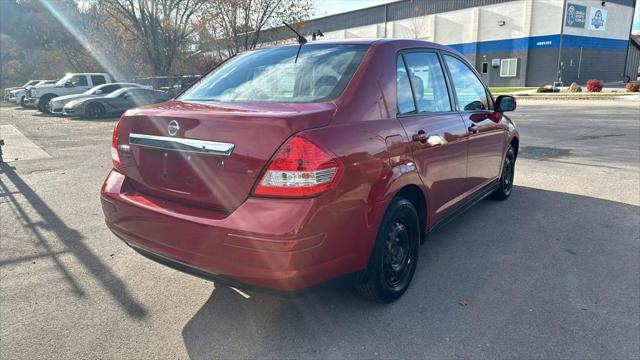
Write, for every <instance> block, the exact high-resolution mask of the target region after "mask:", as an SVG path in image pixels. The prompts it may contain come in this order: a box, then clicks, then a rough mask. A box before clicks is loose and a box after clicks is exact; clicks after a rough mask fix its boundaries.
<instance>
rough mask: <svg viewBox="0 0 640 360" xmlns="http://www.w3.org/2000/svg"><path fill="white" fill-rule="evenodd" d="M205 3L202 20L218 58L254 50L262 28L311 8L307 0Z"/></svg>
mask: <svg viewBox="0 0 640 360" xmlns="http://www.w3.org/2000/svg"><path fill="white" fill-rule="evenodd" d="M207 6H208V8H207V16H206V17H204V18H203V20H204V22H205V25H206V27H207V30H208V32H209V34H210V37H211V38H212V39H214V47H215V48H216V49H217V50H218V51H219V53H220V56H221V57H222V58H224V57H228V56H233V55H235V54H237V53H238V52H240V51H243V50H249V49H254V48H255V47H256V46H257V45H258V44H259V43H260V42H261V41H262V33H263V30H265V29H268V28H272V27H277V26H280V25H282V21H287V22H290V23H298V22H301V21H303V20H305V19H307V18H308V17H309V15H310V13H311V10H312V9H313V5H312V2H311V1H310V0H217V1H215V2H211V3H209V4H208V5H207Z"/></svg>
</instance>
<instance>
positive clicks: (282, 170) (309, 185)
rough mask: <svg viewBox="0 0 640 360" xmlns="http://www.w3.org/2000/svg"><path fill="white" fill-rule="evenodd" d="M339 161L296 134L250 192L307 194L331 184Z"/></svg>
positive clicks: (286, 195) (262, 194)
mask: <svg viewBox="0 0 640 360" xmlns="http://www.w3.org/2000/svg"><path fill="white" fill-rule="evenodd" d="M341 173H342V163H341V162H340V160H338V159H337V158H335V157H333V156H331V155H330V154H329V153H327V152H326V151H324V150H322V149H321V148H319V147H318V146H317V145H316V144H314V143H312V142H311V141H309V140H307V139H305V138H303V137H300V136H295V137H293V138H291V139H290V140H289V141H288V142H287V143H286V144H285V145H284V146H283V147H282V148H280V150H279V151H278V153H277V154H276V156H275V157H274V158H273V159H272V160H271V162H270V163H269V166H268V167H267V170H266V171H265V172H264V174H263V175H262V178H261V179H260V181H259V182H258V185H257V186H256V188H255V189H254V191H253V194H254V195H257V196H271V197H308V196H313V195H317V194H320V193H322V192H324V191H326V190H327V189H329V188H330V187H332V186H333V185H334V184H335V183H336V182H337V181H338V179H339V177H340V175H341Z"/></svg>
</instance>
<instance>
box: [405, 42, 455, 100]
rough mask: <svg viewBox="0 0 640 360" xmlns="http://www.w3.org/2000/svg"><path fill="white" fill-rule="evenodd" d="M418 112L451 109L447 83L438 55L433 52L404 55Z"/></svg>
mask: <svg viewBox="0 0 640 360" xmlns="http://www.w3.org/2000/svg"><path fill="white" fill-rule="evenodd" d="M404 60H405V61H406V63H407V68H408V69H409V76H410V77H411V85H413V92H414V94H415V96H416V102H417V103H418V112H445V111H451V103H450V101H449V92H448V90H447V83H446V81H445V80H444V72H443V71H442V66H440V60H439V59H438V55H437V54H436V53H433V52H410V53H407V54H405V55H404Z"/></svg>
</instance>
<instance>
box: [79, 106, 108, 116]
mask: <svg viewBox="0 0 640 360" xmlns="http://www.w3.org/2000/svg"><path fill="white" fill-rule="evenodd" d="M84 113H85V115H86V116H87V117H90V118H94V119H96V118H100V117H103V116H104V114H105V113H106V111H105V110H104V106H102V105H101V104H98V103H94V104H88V105H87V109H86V110H85V112H84Z"/></svg>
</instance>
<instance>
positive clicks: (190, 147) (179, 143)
mask: <svg viewBox="0 0 640 360" xmlns="http://www.w3.org/2000/svg"><path fill="white" fill-rule="evenodd" d="M129 144H131V145H137V146H140V147H145V148H150V149H159V150H170V151H181V152H190V153H199V154H209V155H220V156H229V155H231V152H232V151H233V149H234V147H235V145H234V144H230V143H223V142H217V141H205V140H195V139H183V138H173V137H167V136H155V135H144V134H135V133H130V134H129Z"/></svg>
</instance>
